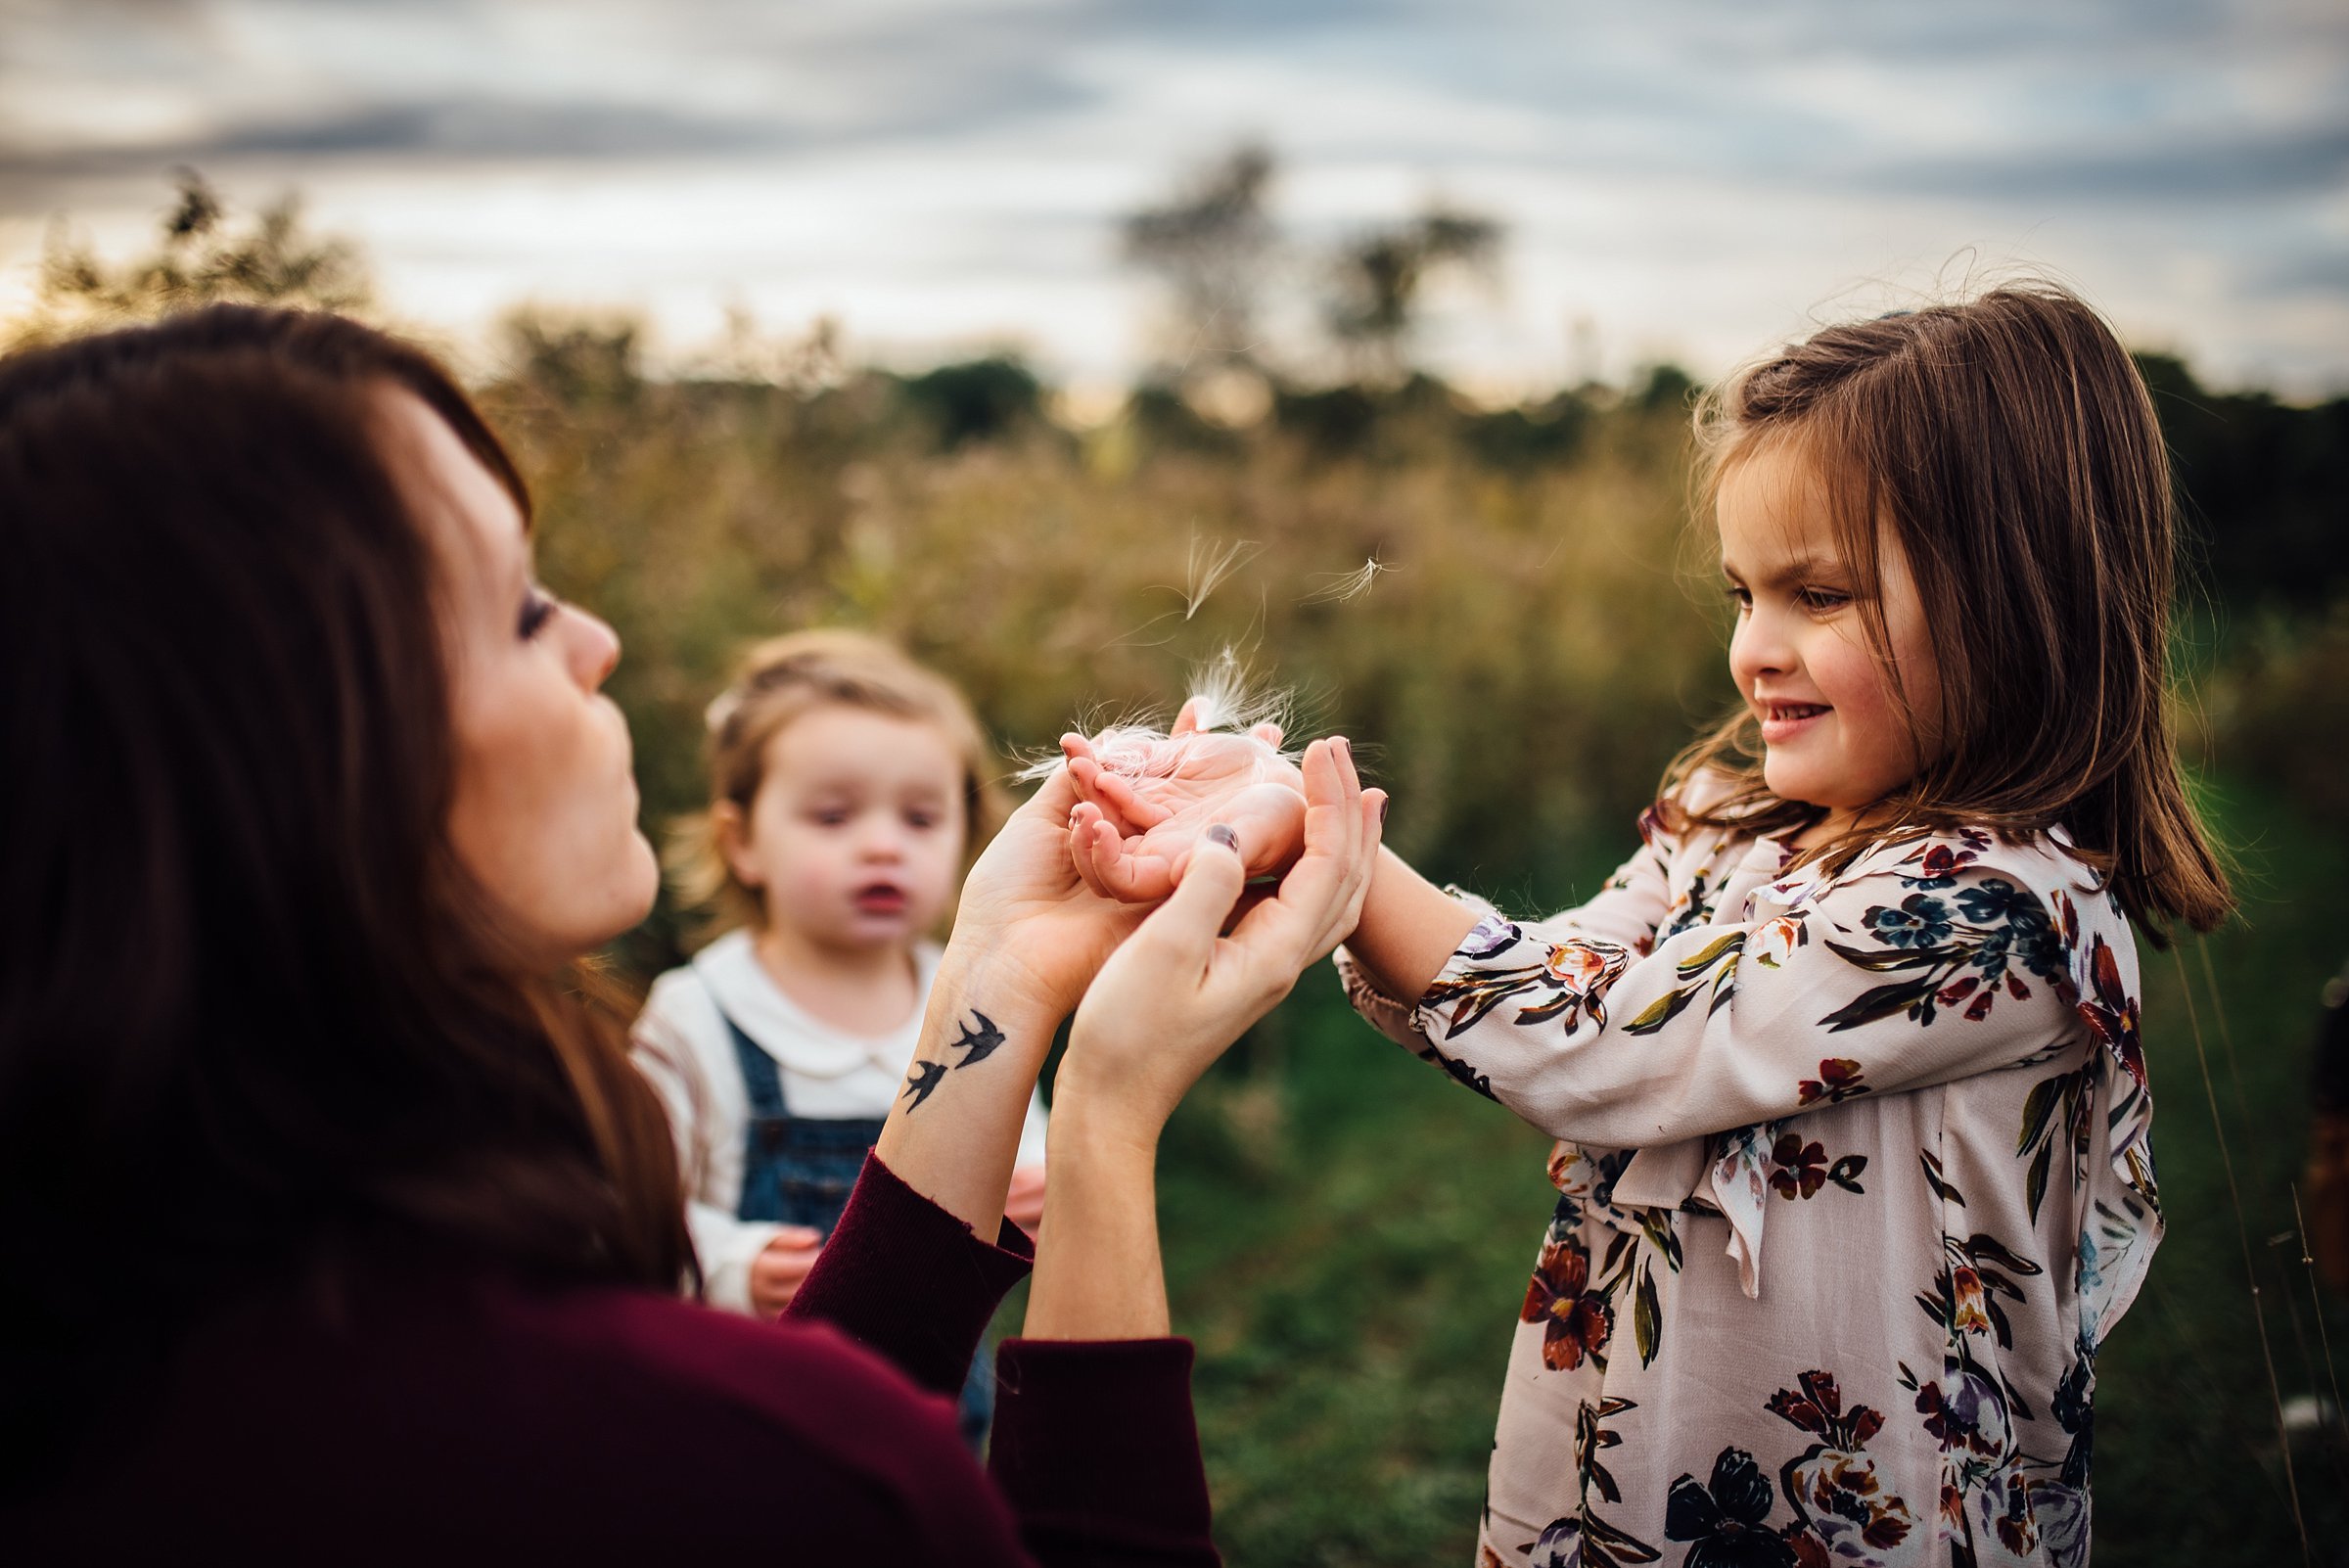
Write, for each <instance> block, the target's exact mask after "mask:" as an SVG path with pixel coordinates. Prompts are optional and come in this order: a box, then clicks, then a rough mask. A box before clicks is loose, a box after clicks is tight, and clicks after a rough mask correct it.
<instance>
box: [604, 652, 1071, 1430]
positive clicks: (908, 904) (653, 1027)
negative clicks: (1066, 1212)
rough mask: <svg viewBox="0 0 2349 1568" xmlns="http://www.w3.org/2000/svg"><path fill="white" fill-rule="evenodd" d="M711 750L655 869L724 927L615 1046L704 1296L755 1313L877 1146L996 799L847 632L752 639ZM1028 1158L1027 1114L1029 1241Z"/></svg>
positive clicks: (1032, 1110)
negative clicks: (665, 1171)
mask: <svg viewBox="0 0 2349 1568" xmlns="http://www.w3.org/2000/svg"><path fill="white" fill-rule="evenodd" d="M708 760H709V773H710V802H711V804H710V809H709V810H708V812H706V813H703V814H700V815H697V816H694V817H692V818H689V819H688V820H687V821H686V822H684V823H683V824H681V825H680V828H679V830H678V833H677V835H676V837H675V839H674V840H673V841H672V844H671V860H672V865H673V869H674V870H675V871H676V872H677V880H678V884H679V891H680V892H681V893H682V895H683V896H684V898H685V899H686V900H687V901H688V903H689V904H690V905H693V906H697V907H703V908H708V909H710V910H712V911H713V913H714V921H713V924H714V926H715V927H716V928H717V929H719V930H721V931H722V932H723V933H724V934H723V935H721V936H719V937H718V938H717V939H716V940H715V941H714V942H712V943H711V944H710V945H708V946H707V947H704V948H703V949H702V950H701V952H700V953H699V954H698V955H697V956H696V957H695V958H694V960H693V961H692V962H691V963H689V964H687V965H686V966H685V967H683V968H681V969H672V970H670V971H669V972H668V974H665V975H663V976H662V977H661V978H660V979H659V980H657V981H655V982H654V984H653V989H652V993H651V995H650V996H649V997H648V998H647V1000H646V1003H645V1009H644V1013H643V1016H642V1017H641V1018H639V1019H638V1020H637V1023H636V1026H635V1030H634V1040H635V1052H636V1059H637V1063H638V1066H639V1067H640V1068H641V1069H642V1070H643V1072H644V1073H645V1075H646V1077H648V1078H649V1079H651V1081H652V1082H653V1084H654V1085H655V1086H656V1087H657V1088H659V1090H660V1091H661V1093H662V1096H663V1098H664V1099H665V1100H666V1101H667V1102H668V1110H669V1120H670V1124H671V1126H672V1127H673V1129H674V1130H675V1133H676V1139H677V1151H678V1156H679V1158H680V1160H681V1161H682V1162H683V1167H684V1176H685V1193H686V1198H687V1204H688V1209H687V1218H688V1221H689V1222H690V1224H691V1227H692V1232H693V1243H694V1249H695V1251H696V1252H697V1253H698V1254H699V1255H700V1258H701V1265H702V1274H703V1291H704V1295H705V1297H706V1299H707V1300H708V1301H709V1302H710V1303H711V1304H712V1305H713V1306H717V1307H724V1308H728V1309H731V1310H733V1311H735V1312H742V1313H751V1314H757V1315H759V1316H763V1317H772V1316H773V1315H775V1314H777V1313H780V1312H781V1311H782V1310H783V1308H784V1305H785V1304H786V1303H788V1302H789V1301H790V1300H791V1298H792V1295H793V1293H794V1292H796V1291H797V1290H798V1288H799V1284H800V1281H801V1280H802V1279H804V1278H806V1274H807V1270H808V1269H809V1268H812V1267H813V1266H814V1263H815V1258H816V1254H817V1253H818V1251H819V1250H820V1249H821V1247H822V1243H823V1240H824V1238H825V1237H826V1236H827V1235H828V1234H830V1232H831V1229H832V1226H833V1224H834V1222H836V1221H837V1220H838V1219H839V1218H840V1213H841V1209H842V1208H843V1206H844V1205H845V1204H846V1203H847V1201H848V1196H849V1189H850V1188H851V1187H852V1186H853V1185H854V1184H855V1181H856V1174H857V1172H858V1170H859V1169H860V1168H861V1167H862V1165H863V1163H864V1156H865V1151H866V1150H868V1149H870V1148H871V1147H872V1145H873V1141H874V1140H875V1139H876V1138H877V1137H879V1136H880V1133H881V1125H882V1122H883V1121H884V1120H885V1119H886V1118H887V1117H888V1115H889V1108H890V1105H891V1103H892V1102H893V1101H894V1100H895V1099H896V1098H897V1096H898V1092H899V1090H900V1087H901V1085H902V1084H903V1083H904V1081H905V1074H906V1070H907V1068H908V1067H909V1066H910V1064H911V1062H912V1059H913V1049H914V1038H915V1036H916V1034H917V1033H918V1032H919V1030H920V1028H921V1023H922V1014H923V1010H924V1007H925V1006H926V1004H927V1002H928V999H929V991H930V983H931V978H932V976H933V974H934V973H935V971H936V969H937V965H938V957H939V947H938V945H937V944H936V943H935V942H933V941H931V940H930V938H929V936H928V933H929V932H930V931H931V930H932V929H933V928H934V927H935V926H936V925H937V924H938V922H939V920H940V918H941V917H942V916H943V915H944V913H945V911H946V910H947V909H948V908H949V907H950V905H951V901H952V899H953V898H954V895H955V890H956V888H957V887H958V885H959V884H960V881H961V877H962V873H963V870H964V869H965V868H966V867H967V865H968V864H969V860H970V858H971V856H972V855H973V854H974V853H976V851H977V850H978V848H979V847H980V846H981V845H982V844H984V843H985V842H986V840H987V839H988V837H989V836H990V834H992V833H993V831H994V829H995V828H996V827H997V826H998V825H999V824H1000V823H1001V821H1002V819H1003V815H1004V809H1003V803H1002V801H1001V799H1000V796H999V793H998V791H997V790H996V789H995V788H994V787H993V785H992V784H991V782H990V760H991V756H990V749H989V747H988V744H987V742H986V739H985V737H984V736H983V734H982V732H981V730H980V728H979V724H978V722H977V720H976V719H975V718H973V716H972V715H971V711H970V708H969V706H968V704H966V703H965V702H964V701H963V699H962V696H961V694H960V693H958V692H957V691H956V690H955V689H954V688H953V687H952V686H951V685H950V684H948V683H947V682H946V681H945V680H944V679H943V678H942V677H940V676H939V675H937V674H935V673H933V672H931V671H930V670H927V669H922V668H921V667H920V666H918V665H916V664H914V663H913V662H912V661H911V660H910V659H908V658H906V657H905V656H904V655H903V654H901V653H899V652H898V650H897V649H895V648H893V647H891V646H890V645H888V644H887V643H884V642H881V641H879V640H878V639H876V638H872V637H868V636H864V635H861V634H858V633H855V632H850V631H839V630H824V631H806V632H800V633H797V634H794V635H791V636H786V637H777V638H773V639H771V640H769V641H766V642H763V643H760V644H759V645H758V646H757V647H755V648H753V649H752V650H751V651H750V653H749V655H748V656H747V657H746V658H745V660H744V661H743V663H742V665H741V667H740V669H739V670H738V671H737V673H736V676H735V679H734V681H733V683H732V684H731V685H730V686H728V687H727V688H726V690H725V691H724V692H723V693H721V694H720V695H719V696H718V698H717V700H716V701H715V702H714V703H713V704H712V705H711V707H710V729H709V742H708ZM1043 1158H1044V1128H1043V1109H1042V1106H1041V1104H1040V1102H1032V1103H1031V1105H1030V1107H1029V1113H1028V1126H1027V1130H1026V1131H1025V1133H1024V1134H1023V1136H1022V1138H1021V1143H1020V1154H1019V1165H1018V1168H1017V1170H1016V1171H1015V1172H1014V1174H1013V1176H1012V1186H1011V1192H1010V1196H1009V1199H1008V1201H1007V1202H1006V1204H1005V1214H1006V1216H1007V1218H1009V1219H1011V1220H1012V1221H1013V1222H1015V1223H1018V1224H1022V1225H1026V1226H1029V1227H1031V1228H1033V1227H1034V1226H1035V1224H1036V1222H1037V1220H1038V1219H1039V1218H1040V1217H1041V1215H1042V1212H1043ZM982 1367H984V1358H983V1359H982ZM990 1405H991V1399H990V1385H989V1384H988V1382H987V1378H986V1375H985V1372H984V1370H981V1371H979V1372H975V1373H974V1375H973V1377H972V1379H971V1382H970V1385H969V1386H967V1387H966V1388H965V1390H964V1396H963V1425H964V1431H965V1434H966V1436H969V1437H971V1438H972V1439H973V1441H974V1443H976V1441H977V1440H978V1438H979V1437H980V1436H981V1435H983V1434H984V1433H985V1431H986V1428H987V1420H988V1411H989V1408H990Z"/></svg>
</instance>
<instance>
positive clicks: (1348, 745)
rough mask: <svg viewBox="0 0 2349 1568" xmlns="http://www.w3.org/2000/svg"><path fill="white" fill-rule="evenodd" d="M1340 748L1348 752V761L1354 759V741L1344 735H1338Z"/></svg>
mask: <svg viewBox="0 0 2349 1568" xmlns="http://www.w3.org/2000/svg"><path fill="white" fill-rule="evenodd" d="M1338 750H1339V751H1342V752H1344V753H1345V754H1346V761H1349V762H1351V761H1354V742H1352V741H1350V740H1348V739H1347V738H1346V737H1345V736H1343V735H1340V736H1339V737H1338Z"/></svg>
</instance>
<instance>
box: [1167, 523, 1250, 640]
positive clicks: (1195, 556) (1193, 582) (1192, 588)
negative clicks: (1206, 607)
mask: <svg viewBox="0 0 2349 1568" xmlns="http://www.w3.org/2000/svg"><path fill="white" fill-rule="evenodd" d="M1263 548H1264V546H1263V545H1261V544H1258V543H1257V542H1256V541H1255V540H1253V539H1239V540H1236V541H1234V542H1233V543H1231V544H1228V545H1224V546H1221V548H1219V547H1218V546H1217V544H1216V543H1215V541H1214V540H1212V539H1211V540H1209V541H1207V542H1206V543H1205V544H1202V543H1201V542H1200V540H1199V537H1198V535H1196V534H1193V535H1192V536H1191V547H1190V551H1189V553H1188V554H1187V555H1186V556H1185V558H1184V560H1183V573H1182V575H1183V592H1182V619H1183V620H1185V621H1188V620H1190V619H1191V617H1193V616H1195V615H1197V614H1198V613H1199V607H1200V606H1201V605H1203V604H1205V603H1207V596H1208V595H1209V594H1211V593H1213V592H1215V591H1216V589H1217V588H1219V587H1221V585H1222V583H1223V579H1224V578H1226V577H1228V576H1231V575H1232V574H1233V573H1234V572H1236V571H1238V570H1239V569H1240V568H1241V567H1243V566H1246V565H1247V564H1248V563H1249V562H1250V561H1253V560H1255V559H1256V557H1257V553H1258V552H1259V551H1261V550H1262V549H1263Z"/></svg>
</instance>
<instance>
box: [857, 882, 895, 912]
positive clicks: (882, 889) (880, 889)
mask: <svg viewBox="0 0 2349 1568" xmlns="http://www.w3.org/2000/svg"><path fill="white" fill-rule="evenodd" d="M855 903H856V909H857V912H858V913H860V914H871V915H894V914H903V913H904V912H905V890H904V889H903V888H900V887H898V886H896V885H895V884H893V883H888V882H875V883H872V884H870V885H869V886H866V887H861V888H858V889H857V890H856V897H855Z"/></svg>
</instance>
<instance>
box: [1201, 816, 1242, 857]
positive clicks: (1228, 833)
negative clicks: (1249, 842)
mask: <svg viewBox="0 0 2349 1568" xmlns="http://www.w3.org/2000/svg"><path fill="white" fill-rule="evenodd" d="M1207 836H1208V838H1209V840H1210V841H1211V842H1213V843H1216V844H1221V845H1222V846H1223V848H1225V849H1226V850H1230V851H1232V852H1234V853H1237V852H1238V850H1239V848H1240V836H1239V835H1238V834H1237V833H1234V832H1233V831H1232V830H1231V824H1229V823H1228V822H1218V823H1217V824H1216V825H1215V826H1214V827H1211V828H1209V829H1208V830H1207Z"/></svg>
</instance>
